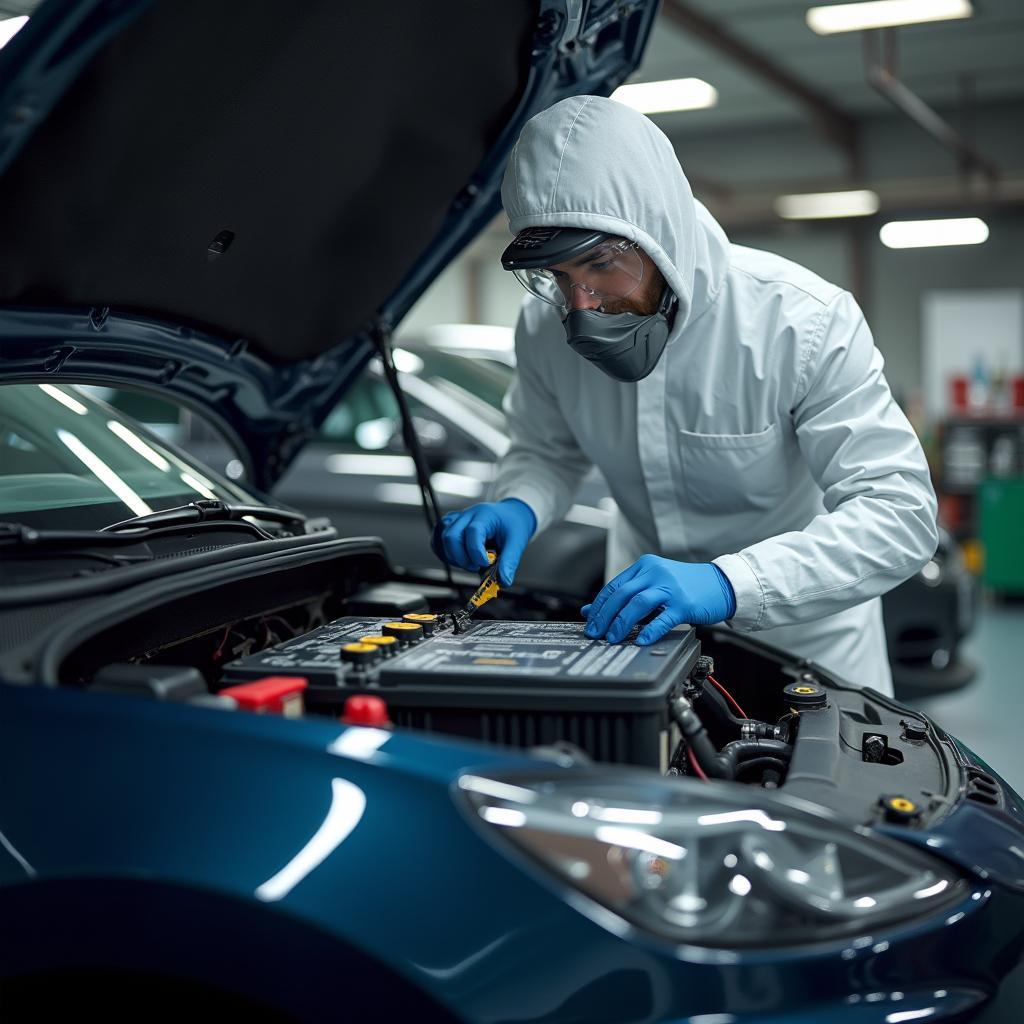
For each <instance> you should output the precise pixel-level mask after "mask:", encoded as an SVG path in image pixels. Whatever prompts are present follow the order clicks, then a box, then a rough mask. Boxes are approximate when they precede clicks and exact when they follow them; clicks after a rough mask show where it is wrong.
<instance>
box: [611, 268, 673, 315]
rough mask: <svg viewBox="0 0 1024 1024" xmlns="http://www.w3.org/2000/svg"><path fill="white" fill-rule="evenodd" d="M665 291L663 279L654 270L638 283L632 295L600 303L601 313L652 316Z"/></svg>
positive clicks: (656, 310)
mask: <svg viewBox="0 0 1024 1024" xmlns="http://www.w3.org/2000/svg"><path fill="white" fill-rule="evenodd" d="M664 290H665V278H664V277H662V275H661V273H660V272H659V271H658V270H657V269H654V270H653V271H652V273H650V274H649V275H647V276H646V277H645V278H644V280H643V281H641V282H640V285H639V287H638V288H637V290H636V291H635V292H633V294H632V295H627V296H626V297H625V298H624V299H608V300H607V301H605V302H602V303H601V312H602V313H635V314H636V315H637V316H653V314H655V313H657V312H658V306H659V305H660V303H661V295H662V292H663V291H664Z"/></svg>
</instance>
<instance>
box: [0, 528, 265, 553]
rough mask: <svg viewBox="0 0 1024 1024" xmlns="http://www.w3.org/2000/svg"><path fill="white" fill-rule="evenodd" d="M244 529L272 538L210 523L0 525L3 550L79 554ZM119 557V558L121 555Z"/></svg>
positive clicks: (257, 536) (1, 549) (0, 540)
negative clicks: (117, 527)
mask: <svg viewBox="0 0 1024 1024" xmlns="http://www.w3.org/2000/svg"><path fill="white" fill-rule="evenodd" d="M218 527H219V528H220V529H222V530H223V529H229V530H244V531H245V532H246V533H248V534H249V535H250V536H252V535H255V536H256V538H257V539H258V540H267V539H270V534H268V533H266V532H265V531H263V530H261V529H260V528H259V527H258V526H256V525H255V524H254V523H250V522H246V521H242V522H217V521H212V522H210V523H168V524H163V525H158V526H150V527H147V526H142V527H139V528H138V529H135V530H124V531H120V532H116V533H104V532H103V531H102V530H37V529H35V527H32V526H26V525H25V524H24V523H0V551H3V550H5V549H16V550H25V549H34V550H36V551H43V550H48V549H52V548H69V549H73V550H74V551H75V553H79V552H80V550H81V549H85V548H105V547H127V546H130V545H132V544H142V545H145V544H146V542H147V541H150V540H155V539H156V538H158V537H161V536H165V535H168V534H176V533H181V532H182V530H208V529H210V528H214V529H216V528H218ZM119 557H120V556H119Z"/></svg>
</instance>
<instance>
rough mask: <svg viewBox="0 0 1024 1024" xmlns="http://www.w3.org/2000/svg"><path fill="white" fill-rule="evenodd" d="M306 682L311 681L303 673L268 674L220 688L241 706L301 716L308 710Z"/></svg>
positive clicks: (288, 716) (270, 713) (293, 716)
mask: <svg viewBox="0 0 1024 1024" xmlns="http://www.w3.org/2000/svg"><path fill="white" fill-rule="evenodd" d="M307 686H309V683H308V682H307V680H305V679H303V678H302V677H301V676H266V677H265V678H263V679H255V680H253V682H251V683H241V684H239V685H238V686H229V687H227V689H225V690H221V691H220V696H222V697H232V698H234V700H235V701H237V702H238V706H239V707H240V708H243V709H244V710H246V711H254V712H256V714H258V715H282V716H283V717H284V718H301V717H302V712H303V711H304V710H305V705H304V701H303V697H302V694H303V691H304V690H305V689H306V687H307Z"/></svg>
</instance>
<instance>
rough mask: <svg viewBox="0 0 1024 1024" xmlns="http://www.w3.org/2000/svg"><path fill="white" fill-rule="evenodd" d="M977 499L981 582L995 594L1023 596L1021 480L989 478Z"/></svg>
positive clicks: (1023, 488)
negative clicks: (982, 566)
mask: <svg viewBox="0 0 1024 1024" xmlns="http://www.w3.org/2000/svg"><path fill="white" fill-rule="evenodd" d="M980 498H981V501H980V517H979V518H980V522H979V525H980V537H981V543H982V545H983V546H984V550H985V571H984V575H983V579H984V581H985V583H986V585H987V586H989V587H991V588H992V589H993V590H995V591H998V592H999V593H1004V594H1021V595H1024V476H1017V477H990V478H989V479H987V480H985V481H984V482H983V483H982V485H981V490H980Z"/></svg>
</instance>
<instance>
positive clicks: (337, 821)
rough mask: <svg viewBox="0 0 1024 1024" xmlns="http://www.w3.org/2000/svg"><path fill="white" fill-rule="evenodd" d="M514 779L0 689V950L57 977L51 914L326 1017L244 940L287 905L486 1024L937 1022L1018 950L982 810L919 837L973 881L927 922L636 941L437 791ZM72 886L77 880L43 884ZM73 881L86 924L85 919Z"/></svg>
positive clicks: (410, 739) (235, 726)
mask: <svg viewBox="0 0 1024 1024" xmlns="http://www.w3.org/2000/svg"><path fill="white" fill-rule="evenodd" d="M15 722H17V726H15V725H14V723H15ZM114 752H116V754H114ZM112 755H113V756H112ZM526 768H529V769H530V770H532V771H533V772H536V770H537V762H536V761H535V760H531V759H528V758H525V757H520V756H518V755H515V754H513V753H506V752H500V753H498V752H495V751H494V750H493V749H488V748H485V747H479V746H474V745H470V744H456V743H452V742H442V741H434V740H429V739H426V738H423V737H417V736H415V735H412V734H405V733H395V734H393V733H390V732H388V731H384V730H364V729H358V728H353V729H344V728H341V727H338V726H335V725H332V724H331V723H330V722H326V721H325V722H318V721H310V720H304V721H298V722H296V721H287V720H282V719H278V718H272V717H261V716H255V715H240V714H230V713H226V712H220V711H213V710H205V709H196V708H187V707H176V706H169V705H165V704H157V703H147V702H143V701H138V700H135V699H132V698H123V697H116V696H104V695H101V694H82V693H71V692H58V691H50V690H45V689H35V688H32V689H21V688H17V689H16V688H11V687H2V688H0V769H2V773H3V775H4V777H5V778H13V777H15V772H18V773H20V774H21V777H25V773H26V772H28V773H29V777H32V778H34V779H35V780H36V784H35V785H34V786H33V787H32V788H31V790H30V789H29V788H27V787H19V786H13V787H4V789H3V791H2V793H0V822H2V824H3V829H2V831H3V837H4V839H3V852H2V853H0V880H2V882H3V884H4V885H5V886H6V887H15V888H17V887H18V885H19V882H20V883H26V882H30V883H31V888H32V889H33V890H34V898H33V899H32V900H31V901H29V902H27V903H26V904H25V906H24V912H25V913H26V914H29V913H30V914H31V919H19V917H18V914H19V908H18V901H17V900H16V899H15V900H13V901H11V902H10V904H9V907H10V909H9V910H8V912H7V925H6V927H5V929H4V932H3V935H4V938H3V939H2V940H0V944H2V956H3V959H4V962H5V963H7V964H9V965H12V966H16V967H20V968H21V969H23V970H30V969H32V968H33V967H37V968H40V969H43V968H49V969H52V968H53V967H54V966H55V964H54V959H53V949H54V944H53V934H52V929H51V928H50V927H48V926H47V927H40V920H41V918H40V915H41V913H42V908H43V907H45V906H49V907H50V909H51V911H52V914H53V915H54V917H53V918H51V920H59V921H60V931H61V934H62V935H64V936H65V937H68V936H73V937H75V938H76V940H77V941H78V942H89V943H90V946H89V948H91V949H93V950H94V951H95V952H94V954H93V957H92V959H93V962H95V963H96V964H97V966H103V967H124V966H132V967H134V968H138V969H141V968H143V967H145V968H148V969H153V970H156V969H159V970H162V971H164V972H165V973H166V972H171V973H172V974H173V973H179V972H180V973H181V974H184V975H188V976H191V977H196V978H200V979H202V978H207V979H208V980H210V981H211V983H213V982H217V983H219V984H221V985H225V984H230V979H231V978H232V977H234V976H235V975H236V973H237V972H239V971H241V970H242V967H243V965H245V967H246V968H247V970H248V984H249V991H250V994H252V995H255V996H258V997H259V998H260V999H264V1000H267V1001H269V1002H271V1003H273V1004H276V1005H284V1006H290V1005H292V1006H301V1005H304V1004H303V1000H311V999H313V997H314V995H315V996H316V997H317V998H319V999H337V1000H339V1002H338V1005H339V1006H344V1005H345V999H344V997H343V996H344V994H343V993H339V992H338V991H337V988H336V987H335V979H334V978H333V977H331V976H319V977H318V976H310V975H309V974H306V975H305V976H304V977H303V985H302V988H303V993H302V997H301V999H299V997H298V996H297V995H296V992H295V991H294V989H295V982H294V979H290V978H289V977H288V976H287V971H284V970H282V969H281V968H282V965H284V964H287V963H290V960H291V958H290V955H289V954H288V952H287V950H286V949H285V948H284V947H283V946H282V945H281V943H280V942H279V941H278V940H276V939H275V941H274V942H273V943H271V944H269V945H265V946H260V945H259V944H258V943H250V942H249V941H248V936H259V935H260V934H261V928H262V926H257V925H255V924H254V922H255V921H257V920H259V917H260V915H259V913H258V912H257V911H256V910H254V908H255V907H263V908H264V911H265V913H266V914H267V915H272V917H273V920H274V923H275V927H276V923H277V921H278V920H279V919H280V917H281V912H282V911H283V912H284V913H285V914H286V915H287V918H288V919H290V920H291V921H292V922H293V925H294V926H295V927H297V928H298V929H299V931H300V932H302V931H303V930H304V929H308V930H309V934H308V936H307V938H308V942H307V941H304V942H302V943H300V944H299V946H297V947H296V949H301V950H303V951H305V950H306V947H307V946H310V945H311V946H313V947H316V948H320V947H321V945H322V944H326V947H325V948H327V949H330V948H331V947H332V946H333V947H334V948H335V950H336V953H337V956H338V957H339V959H342V958H344V957H345V956H347V955H348V952H349V951H351V950H354V951H356V954H357V958H363V957H366V956H369V957H370V958H372V959H374V960H377V961H378V962H379V963H380V964H388V965H390V967H389V968H386V969H385V970H394V971H396V972H398V974H399V975H400V976H404V977H405V978H407V979H408V980H411V981H413V982H415V983H416V984H417V986H419V987H421V988H422V989H423V990H425V991H426V992H427V993H429V994H430V995H431V996H432V997H433V998H434V999H436V1000H437V1002H438V1003H439V1004H441V1005H443V1006H446V1007H448V1008H450V1009H451V1010H452V1011H454V1012H455V1013H456V1014H458V1015H460V1016H464V1017H466V1018H468V1019H492V1020H493V1019H504V1018H503V1014H504V1013H505V1012H506V1011H507V1009H508V1008H509V1007H511V1006H515V1007H516V1019H517V1020H523V1021H527V1020H530V1021H542V1020H565V1019H581V1020H588V1021H623V1020H637V1021H639V1020H652V1021H654V1020H675V1019H679V1018H680V1016H681V1015H687V1019H690V1020H693V1019H698V1020H699V1019H700V1014H713V1015H714V1014H718V1015H721V1014H722V1013H723V1009H724V1008H728V1011H727V1012H728V1014H733V1015H735V1016H733V1017H729V1019H732V1020H740V1019H742V1020H757V1021H768V1020H774V1019H778V1020H783V1019H785V1020H787V1021H808V1022H810V1021H812V1020H815V1021H821V1020H823V1019H828V1020H830V1021H832V1020H835V1021H868V1020H874V1021H877V1020H882V1019H887V1020H889V1019H891V1020H912V1019H926V1018H925V1015H926V1011H928V1013H927V1016H931V1017H932V1018H933V1019H941V1018H942V1017H943V1016H944V1015H945V1014H947V1013H949V1012H952V1011H953V1010H954V1009H956V1008H958V1007H960V1008H963V1007H966V1006H969V1005H972V1004H974V1003H976V1002H978V1001H980V1000H981V999H983V998H984V995H985V991H986V988H987V986H988V984H989V983H990V977H989V971H990V970H991V967H992V964H993V963H996V962H998V961H999V959H1000V958H1001V957H1003V958H1006V957H1011V956H1014V955H1017V954H1019V950H1014V949H1001V948H1000V947H999V945H998V942H996V941H995V940H994V939H993V936H995V935H998V934H1000V933H1001V932H1002V933H1004V934H1008V933H1009V932H1010V931H1012V928H1010V927H1009V926H1010V919H1011V918H1013V917H1014V915H1019V914H1020V913H1021V912H1022V911H1024V896H1022V884H1021V883H1022V879H1021V874H1022V871H1021V866H1022V865H1024V862H1021V865H1014V866H1015V870H1011V871H1010V872H1008V869H1011V862H1010V861H1008V860H1007V859H1006V858H1005V857H1001V856H1000V857H994V856H993V854H992V852H991V851H994V850H998V849H1000V848H1001V843H1004V842H1005V840H1004V839H1003V838H1002V836H1001V835H1000V831H999V822H998V820H997V816H994V815H992V814H988V813H985V812H984V811H982V810H981V809H979V808H974V807H971V806H969V805H968V806H965V807H963V808H962V809H961V810H959V811H957V812H956V813H955V814H954V815H952V816H951V817H950V818H949V819H948V820H947V821H946V822H945V823H944V825H943V827H942V828H941V829H940V830H938V832H937V833H936V835H935V836H932V837H925V838H926V841H927V839H928V838H935V839H937V840H939V841H940V842H941V844H942V845H941V847H935V846H934V845H933V848H934V849H939V850H940V852H941V853H943V854H945V855H946V856H948V857H949V858H950V859H951V860H953V861H954V862H956V863H958V864H959V865H961V867H962V868H965V869H969V868H971V867H972V866H974V867H976V868H978V869H983V870H985V871H986V872H987V873H988V874H989V878H988V879H987V880H982V879H981V878H980V877H975V879H974V881H973V882H972V883H971V884H970V886H969V891H968V892H967V893H966V894H965V897H964V898H963V899H962V900H961V901H959V902H958V903H957V904H956V905H954V906H952V907H950V908H949V909H948V910H947V911H946V912H945V913H944V918H943V921H942V922H941V923H939V927H936V924H937V923H938V922H935V921H932V920H926V921H919V922H915V923H913V924H910V925H904V926H897V927H892V928H888V929H885V930H881V931H878V932H876V933H873V934H870V935H862V936H859V937H857V938H854V939H853V940H852V941H844V942H840V943H831V944H824V945H820V946H819V945H812V946H804V947H797V948H785V947H780V948H775V949H759V950H750V951H740V950H716V949H708V948H699V947H694V946H675V945H672V944H671V943H666V942H663V941H660V940H657V939H654V938H653V937H651V936H650V935H648V934H646V933H644V932H641V931H639V930H637V929H636V928H634V927H633V926H631V925H629V924H628V923H626V922H625V921H623V920H622V919H621V918H619V917H618V916H617V915H615V914H613V913H612V912H610V911H609V910H607V909H605V908H604V907H602V906H600V905H599V904H597V903H595V902H593V901H592V900H589V899H587V898H586V897H584V896H582V895H581V894H580V893H579V892H578V891H573V890H569V889H567V888H566V887H564V886H562V885H560V884H559V883H558V882H557V881H556V880H555V879H554V878H553V877H552V876H551V875H550V874H548V873H547V872H545V871H542V870H540V869H538V868H537V866H536V865H535V864H534V863H533V862H532V861H531V859H530V858H528V857H526V856H516V855H514V854H513V855H509V853H508V851H507V850H505V849H504V848H502V849H499V848H498V846H497V845H496V844H495V843H494V842H492V841H491V840H490V839H489V838H488V836H487V835H486V834H485V833H484V832H483V831H482V830H481V828H480V826H479V825H474V824H472V823H471V820H470V818H469V816H468V815H467V814H466V813H465V812H464V811H463V810H462V809H460V807H459V805H458V804H457V803H456V801H455V799H454V798H453V789H454V788H455V787H456V782H457V779H458V777H459V776H460V775H461V774H462V773H464V772H473V773H482V772H492V773H494V772H509V771H515V770H516V769H520V770H523V769H526ZM551 771H552V772H553V773H557V772H558V771H559V769H558V768H557V767H555V766H552V768H551ZM41 808H45V809H46V813H40V809H41ZM1015 813H1018V814H1019V811H1015ZM1017 820H1018V821H1019V820H1020V819H1019V818H1018V819H1017ZM1006 835H1009V833H1006ZM502 847H503V844H502ZM961 851H963V855H961ZM976 854H977V856H976ZM72 875H73V876H74V877H75V878H76V879H77V882H76V884H75V885H74V886H71V887H68V886H64V885H62V884H61V879H64V878H68V877H69V876H72ZM90 879H92V881H91V882H90ZM41 883H45V884H41ZM51 884H52V891H51V897H50V899H49V900H47V899H46V898H45V897H44V895H43V894H44V893H45V892H46V887H47V886H49V885H51ZM124 887H127V889H132V888H134V889H135V890H136V893H135V903H134V905H136V906H139V905H145V906H147V907H150V906H156V907H160V906H163V902H164V898H163V897H162V896H161V895H160V893H162V892H167V893H172V892H178V893H180V897H181V898H180V902H181V903H182V905H183V906H187V907H189V908H190V913H191V915H192V916H191V917H190V918H189V919H188V920H187V921H182V920H180V919H177V920H176V919H175V918H174V915H173V914H169V913H168V916H167V917H166V922H167V924H168V927H170V926H172V925H173V926H174V927H176V928H179V929H181V932H180V934H177V935H174V934H170V935H168V934H166V933H161V932H159V930H157V931H154V930H152V929H148V928H147V929H144V930H139V929H138V928H137V927H132V926H131V925H132V913H131V910H130V905H129V904H130V902H131V901H127V900H126V897H125V896H124V892H126V891H127V889H124ZM996 889H999V890H1000V893H999V896H1000V898H999V899H998V900H997V899H995V898H994V891H995V890H996ZM122 890H124V891H122ZM8 891H10V888H8ZM115 891H116V892H117V893H118V895H116V896H115V895H113V894H114V892H115ZM90 892H92V893H93V895H94V896H95V897H96V899H97V900H100V901H101V902H102V905H103V906H104V908H105V910H104V912H103V913H102V914H99V915H95V914H90V913H88V911H89V909H90V908H93V909H95V905H96V904H95V903H94V902H92V901H91V900H90V898H89V893H90ZM153 912H154V913H160V914H162V913H164V911H163V910H161V911H159V912H158V911H153ZM44 916H45V915H44ZM235 924H237V925H238V926H239V927H240V928H241V926H243V925H244V929H243V930H239V931H238V932H236V933H235V937H234V941H233V943H232V945H231V947H230V948H220V949H217V950H215V951H213V950H211V949H210V948H209V943H208V942H207V941H206V940H207V938H208V937H213V938H215V939H218V940H219V939H221V938H222V937H223V935H222V931H221V929H222V927H223V928H231V927H233V926H234V925H235ZM289 927H291V926H289ZM207 933H209V936H207ZM309 955H310V957H311V958H312V961H318V960H319V955H317V954H314V953H312V952H311V953H310V954H309ZM211 958H212V961H213V962H214V963H215V964H216V971H215V972H213V973H211V969H210V963H211ZM922 962H926V963H928V964H929V972H930V973H932V972H934V973H941V974H942V976H943V977H944V978H946V979H948V980H947V981H946V982H944V988H942V989H939V990H936V989H935V987H934V986H930V987H928V988H926V989H921V990H915V988H914V987H913V985H912V984H908V979H912V978H914V977H916V976H919V973H920V964H921V963H922ZM524 979H529V984H528V985H527V986H525V988H524ZM838 993H843V995H841V996H840V995H838ZM940 993H941V994H940ZM360 998H362V997H360ZM321 1005H322V1004H321ZM363 1005H371V1006H372V1000H371V1003H370V1004H363ZM892 1014H917V1015H919V1016H915V1017H911V1016H903V1017H894V1016H889V1015H892ZM427 1019H429V1018H427ZM709 1019H711V1018H709ZM714 1019H722V1018H721V1017H720V1016H719V1017H716V1018H714Z"/></svg>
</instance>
